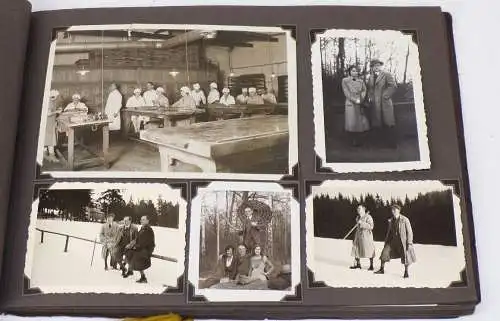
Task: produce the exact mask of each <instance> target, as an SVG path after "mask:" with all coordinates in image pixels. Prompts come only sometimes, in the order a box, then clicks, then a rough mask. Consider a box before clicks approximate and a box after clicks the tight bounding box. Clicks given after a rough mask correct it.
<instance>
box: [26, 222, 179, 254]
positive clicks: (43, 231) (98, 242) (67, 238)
mask: <svg viewBox="0 0 500 321" xmlns="http://www.w3.org/2000/svg"><path fill="white" fill-rule="evenodd" d="M36 230H37V231H40V232H41V234H42V235H41V239H40V243H43V236H44V234H45V233H47V234H55V235H60V236H65V237H66V243H65V245H64V252H68V243H69V239H70V238H74V239H77V240H80V241H85V242H90V243H96V244H102V242H100V241H97V240H91V239H86V238H83V237H79V236H73V235H69V234H64V233H59V232H53V231H48V230H42V229H40V228H38V227H37V228H36ZM151 257H153V258H155V259H159V260H163V261H169V262H174V263H177V262H178V261H177V259H176V258H172V257H168V256H164V255H159V254H154V253H153V254H152V255H151Z"/></svg>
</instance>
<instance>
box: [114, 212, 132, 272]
mask: <svg viewBox="0 0 500 321" xmlns="http://www.w3.org/2000/svg"><path fill="white" fill-rule="evenodd" d="M137 233H138V230H137V227H136V226H135V225H133V224H132V220H131V218H130V216H125V217H124V218H123V226H121V227H120V230H119V233H118V238H117V241H116V251H115V260H116V262H118V264H119V265H120V270H121V271H122V276H123V277H128V276H130V275H132V274H133V272H132V269H131V266H130V265H131V264H130V261H131V256H132V253H133V252H132V251H131V248H132V247H133V245H134V244H133V242H134V240H135V239H136V238H137ZM124 256H125V259H124ZM125 264H128V270H127V269H126V268H125Z"/></svg>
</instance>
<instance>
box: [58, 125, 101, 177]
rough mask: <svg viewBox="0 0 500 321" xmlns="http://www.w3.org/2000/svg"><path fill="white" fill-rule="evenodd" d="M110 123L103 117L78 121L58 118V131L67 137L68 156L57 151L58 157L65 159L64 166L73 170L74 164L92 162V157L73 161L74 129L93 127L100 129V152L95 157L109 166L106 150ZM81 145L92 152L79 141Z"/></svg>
mask: <svg viewBox="0 0 500 321" xmlns="http://www.w3.org/2000/svg"><path fill="white" fill-rule="evenodd" d="M110 123H111V121H110V120H107V119H103V120H88V121H78V122H71V121H69V120H68V119H62V118H61V119H58V121H57V128H58V131H59V132H63V133H65V134H66V136H67V137H68V157H67V158H65V157H64V155H62V154H61V153H58V154H59V155H58V156H59V157H61V158H62V159H63V160H64V161H66V167H67V168H68V169H69V170H73V169H74V168H75V167H76V166H78V165H83V163H88V162H94V161H95V158H94V159H90V160H85V161H79V162H75V145H76V140H75V131H76V130H77V129H79V128H93V129H94V130H99V129H100V130H102V153H101V154H97V155H96V158H97V159H100V160H101V161H102V163H104V165H105V166H106V167H108V166H109V159H108V150H109V124H110ZM79 145H81V146H82V147H84V148H85V149H87V150H88V151H89V152H92V151H91V150H90V149H89V148H87V147H86V146H84V145H83V143H81V142H80V143H79Z"/></svg>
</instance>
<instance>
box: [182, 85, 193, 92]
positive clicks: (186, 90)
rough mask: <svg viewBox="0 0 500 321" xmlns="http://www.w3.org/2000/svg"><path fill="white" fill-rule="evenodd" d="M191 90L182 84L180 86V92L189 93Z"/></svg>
mask: <svg viewBox="0 0 500 321" xmlns="http://www.w3.org/2000/svg"><path fill="white" fill-rule="evenodd" d="M190 92H191V91H190V90H189V87H187V86H183V87H181V93H186V94H189V93H190Z"/></svg>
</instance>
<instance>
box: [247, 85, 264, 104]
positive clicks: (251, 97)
mask: <svg viewBox="0 0 500 321" xmlns="http://www.w3.org/2000/svg"><path fill="white" fill-rule="evenodd" d="M247 104H248V105H264V99H263V98H262V96H259V95H258V94H257V89H256V88H255V87H251V88H250V89H248V98H247Z"/></svg>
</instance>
